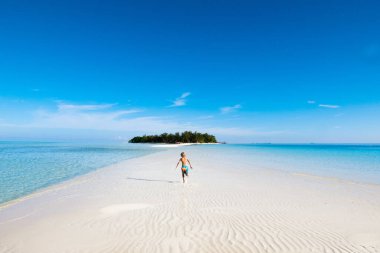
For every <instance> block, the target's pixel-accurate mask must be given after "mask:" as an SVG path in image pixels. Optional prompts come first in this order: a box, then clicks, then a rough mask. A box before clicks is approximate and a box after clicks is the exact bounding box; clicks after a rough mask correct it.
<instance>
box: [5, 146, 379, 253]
mask: <svg viewBox="0 0 380 253" xmlns="http://www.w3.org/2000/svg"><path fill="white" fill-rule="evenodd" d="M182 150H185V151H187V150H188V152H189V159H190V160H191V162H192V164H193V166H194V170H193V171H190V178H189V181H188V183H186V184H182V183H181V179H180V171H179V169H177V170H175V169H174V167H175V164H176V162H177V160H178V158H179V152H180V151H182ZM379 251H380V186H379V185H370V184H359V183H353V182H350V181H344V180H337V179H328V178H322V177H316V176H311V175H304V174H295V173H289V172H284V171H281V170H268V169H264V168H256V167H255V166H254V164H250V163H246V162H245V161H244V160H240V159H238V158H237V157H236V156H235V155H234V154H220V153H218V152H217V151H214V152H204V151H202V149H195V148H192V147H190V146H189V147H181V148H180V149H175V148H173V149H170V150H168V151H163V152H159V153H155V154H151V155H148V156H144V157H139V158H134V159H131V160H127V161H124V162H121V163H119V164H116V165H112V166H109V167H106V168H103V169H100V170H97V171H95V172H93V173H90V174H87V175H84V176H81V177H78V178H75V179H73V180H70V181H67V182H64V183H61V184H59V185H56V186H53V187H50V188H48V189H46V190H43V191H41V192H38V193H35V194H33V195H31V196H28V197H26V198H24V199H22V200H19V201H16V202H13V203H8V204H6V205H3V206H2V207H1V208H0V252H2V253H5V252H7V253H8V252H15V253H24V252H25V253H58V252H65V253H69V252H83V253H85V252H88V253H96V252H133V253H135V252H136V253H137V252H218V253H219V252H289V253H295V252H379Z"/></svg>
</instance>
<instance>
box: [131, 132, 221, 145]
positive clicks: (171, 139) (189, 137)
mask: <svg viewBox="0 0 380 253" xmlns="http://www.w3.org/2000/svg"><path fill="white" fill-rule="evenodd" d="M129 142H130V143H167V144H175V143H218V141H217V140H216V138H215V136H214V135H211V134H207V133H198V132H194V133H193V132H191V131H185V132H183V133H178V132H177V133H175V134H168V133H163V134H160V135H143V136H136V137H133V138H132V139H130V140H129Z"/></svg>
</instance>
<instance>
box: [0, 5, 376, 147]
mask: <svg viewBox="0 0 380 253" xmlns="http://www.w3.org/2000/svg"><path fill="white" fill-rule="evenodd" d="M378 13H380V3H379V2H378V1H360V2H358V1H304V0H303V1H1V2H0V32H1V33H0V34H1V40H0V138H1V139H121V140H123V139H128V138H130V137H131V136H133V135H136V134H144V133H146V134H153V133H161V132H164V131H166V132H175V131H183V130H188V129H189V130H197V131H207V132H209V133H212V134H215V135H216V136H217V137H218V139H219V140H225V141H228V142H380V127H379V126H380V32H379V27H380V16H379V14H378Z"/></svg>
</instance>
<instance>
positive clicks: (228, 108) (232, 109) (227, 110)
mask: <svg viewBox="0 0 380 253" xmlns="http://www.w3.org/2000/svg"><path fill="white" fill-rule="evenodd" d="M240 108H241V105H239V104H237V105H234V106H226V107H222V108H220V112H221V113H223V114H225V113H231V112H235V111H237V110H238V109H240Z"/></svg>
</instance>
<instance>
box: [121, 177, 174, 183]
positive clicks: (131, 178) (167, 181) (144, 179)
mask: <svg viewBox="0 0 380 253" xmlns="http://www.w3.org/2000/svg"><path fill="white" fill-rule="evenodd" d="M127 180H137V181H148V182H164V183H169V184H175V183H179V182H180V181H170V180H160V179H148V178H135V177H127Z"/></svg>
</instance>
